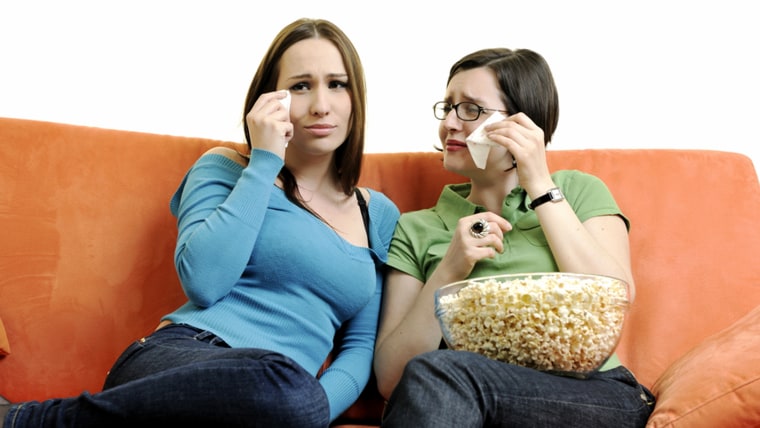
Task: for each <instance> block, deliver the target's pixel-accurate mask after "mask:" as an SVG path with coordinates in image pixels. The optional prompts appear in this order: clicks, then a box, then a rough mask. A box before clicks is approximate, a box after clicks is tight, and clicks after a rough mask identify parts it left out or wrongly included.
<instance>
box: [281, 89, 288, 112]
mask: <svg viewBox="0 0 760 428" xmlns="http://www.w3.org/2000/svg"><path fill="white" fill-rule="evenodd" d="M280 104H282V106H283V107H285V110H287V111H288V112H290V91H288V90H287V89H286V90H285V98H283V99H281V100H280Z"/></svg>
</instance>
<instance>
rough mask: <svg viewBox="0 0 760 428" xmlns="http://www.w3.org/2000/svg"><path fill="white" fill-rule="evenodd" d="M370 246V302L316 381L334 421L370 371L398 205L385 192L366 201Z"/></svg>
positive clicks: (347, 326) (346, 327)
mask: <svg viewBox="0 0 760 428" xmlns="http://www.w3.org/2000/svg"><path fill="white" fill-rule="evenodd" d="M369 211H370V245H371V248H372V252H373V254H374V256H375V258H376V262H375V266H376V269H375V272H376V277H375V294H374V295H373V296H372V299H371V300H370V302H369V303H368V304H367V305H366V306H365V307H364V308H363V309H362V310H361V311H360V312H359V313H358V314H357V315H356V316H354V318H352V319H351V320H349V321H348V322H347V323H346V324H345V325H344V330H343V335H342V336H341V340H340V345H339V348H338V349H337V350H335V351H334V354H335V355H336V357H335V360H333V362H332V363H331V364H330V367H328V368H327V369H326V370H325V371H324V373H323V374H322V376H321V377H320V379H319V381H320V383H321V385H322V387H323V388H324V389H325V393H326V394H327V397H328V400H329V402H330V420H331V421H332V420H335V419H336V418H337V417H338V416H340V415H341V413H343V412H344V411H345V410H346V409H348V407H349V406H351V404H353V403H354V402H355V401H356V399H357V398H359V395H360V394H361V392H362V391H363V390H364V387H365V386H366V385H367V382H368V381H369V376H370V374H371V371H372V356H373V353H374V347H375V338H376V337H377V326H378V317H379V315H380V301H381V299H382V290H383V278H384V273H385V272H384V271H385V262H386V261H387V259H388V246H389V245H390V241H391V237H392V236H393V229H394V228H395V226H396V222H397V221H398V217H399V211H398V208H397V207H396V206H395V205H394V204H393V202H391V201H390V199H388V198H387V197H386V196H385V195H383V194H380V193H376V192H373V193H372V197H371V199H370V203H369Z"/></svg>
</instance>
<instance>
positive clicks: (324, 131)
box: [306, 123, 337, 137]
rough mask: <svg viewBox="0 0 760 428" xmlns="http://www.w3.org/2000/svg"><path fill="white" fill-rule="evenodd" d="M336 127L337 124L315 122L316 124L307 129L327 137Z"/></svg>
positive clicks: (316, 134) (314, 133) (319, 135)
mask: <svg viewBox="0 0 760 428" xmlns="http://www.w3.org/2000/svg"><path fill="white" fill-rule="evenodd" d="M336 128H337V126H335V125H330V124H327V123H315V124H314V125H309V126H307V127H306V130H307V131H308V132H310V133H311V134H312V135H314V136H317V137H325V136H328V135H330V134H332V133H333V131H335V129H336Z"/></svg>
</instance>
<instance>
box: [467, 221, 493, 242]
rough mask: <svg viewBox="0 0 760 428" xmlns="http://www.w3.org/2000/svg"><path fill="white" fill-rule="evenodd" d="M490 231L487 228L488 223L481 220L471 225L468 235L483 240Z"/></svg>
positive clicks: (488, 227)
mask: <svg viewBox="0 0 760 428" xmlns="http://www.w3.org/2000/svg"><path fill="white" fill-rule="evenodd" d="M490 231H491V226H489V225H488V222H487V221H486V220H485V219H483V218H481V219H478V220H476V221H475V222H474V223H472V226H470V235H472V237H473V238H485V237H486V235H488V232H490Z"/></svg>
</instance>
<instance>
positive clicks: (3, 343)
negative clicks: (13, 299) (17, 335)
mask: <svg viewBox="0 0 760 428" xmlns="http://www.w3.org/2000/svg"><path fill="white" fill-rule="evenodd" d="M10 353H11V345H10V343H8V335H7V334H5V326H4V325H3V320H2V318H0V357H3V356H5V355H8V354H10Z"/></svg>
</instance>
